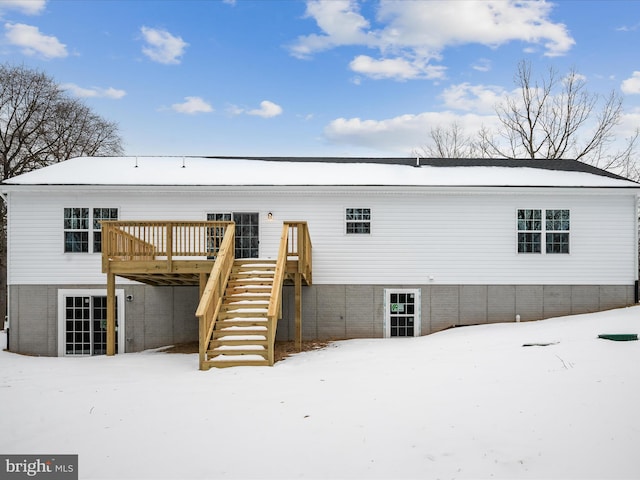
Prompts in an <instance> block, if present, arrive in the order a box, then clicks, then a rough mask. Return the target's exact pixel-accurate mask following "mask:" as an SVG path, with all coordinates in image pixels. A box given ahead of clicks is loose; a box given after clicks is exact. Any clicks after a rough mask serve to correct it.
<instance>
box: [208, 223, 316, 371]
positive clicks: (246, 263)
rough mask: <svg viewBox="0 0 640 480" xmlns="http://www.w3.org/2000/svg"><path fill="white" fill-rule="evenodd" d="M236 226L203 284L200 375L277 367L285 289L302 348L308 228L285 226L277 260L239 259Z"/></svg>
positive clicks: (308, 275)
mask: <svg viewBox="0 0 640 480" xmlns="http://www.w3.org/2000/svg"><path fill="white" fill-rule="evenodd" d="M234 245H235V225H234V224H233V223H231V224H229V225H228V226H227V227H226V230H225V233H224V237H223V239H222V243H221V244H220V247H219V249H218V251H217V252H216V253H217V255H216V260H215V263H214V265H213V268H212V269H211V273H210V274H209V276H208V279H206V281H203V280H205V279H204V278H203V277H204V276H202V277H201V281H200V303H199V304H198V309H197V311H196V316H197V317H198V319H199V331H200V335H199V337H200V338H199V349H198V350H199V352H198V358H199V360H198V361H199V365H200V370H208V369H210V368H211V367H232V366H240V365H269V366H271V365H273V364H274V361H275V359H274V344H275V338H276V328H277V325H278V319H280V318H282V286H283V285H284V283H285V281H286V282H289V283H292V284H293V286H294V296H295V311H294V312H295V313H294V314H295V344H296V346H297V348H298V349H301V347H302V291H301V288H302V285H303V284H304V285H311V281H312V280H311V277H312V266H311V262H312V260H311V258H312V257H311V239H310V237H309V229H308V227H307V223H306V222H291V221H287V222H283V224H282V235H281V237H280V246H279V247H278V258H277V260H259V259H236V258H235V248H234Z"/></svg>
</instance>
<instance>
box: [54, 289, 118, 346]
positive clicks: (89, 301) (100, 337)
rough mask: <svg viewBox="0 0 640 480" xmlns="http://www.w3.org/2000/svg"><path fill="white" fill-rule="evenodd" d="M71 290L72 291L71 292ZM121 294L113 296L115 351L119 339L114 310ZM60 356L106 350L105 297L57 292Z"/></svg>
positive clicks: (87, 293) (84, 293)
mask: <svg viewBox="0 0 640 480" xmlns="http://www.w3.org/2000/svg"><path fill="white" fill-rule="evenodd" d="M71 292H73V293H71ZM121 297H122V295H116V353H118V344H119V343H120V342H121V341H122V339H119V337H121V336H122V335H121V332H120V331H119V328H118V316H119V315H118V310H119V308H118V307H119V305H118V304H119V303H121ZM59 301H60V310H62V315H61V320H62V321H61V324H62V325H61V333H62V335H61V339H60V340H61V341H60V342H59V352H61V354H62V355H70V356H71V355H73V356H75V355H105V354H106V353H107V296H106V295H92V294H91V293H90V292H82V291H73V290H70V291H67V293H63V294H61V295H60V298H59Z"/></svg>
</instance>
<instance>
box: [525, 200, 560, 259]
mask: <svg viewBox="0 0 640 480" xmlns="http://www.w3.org/2000/svg"><path fill="white" fill-rule="evenodd" d="M569 216H570V214H569V210H551V209H550V210H542V209H520V210H518V220H517V222H518V253H543V252H544V253H549V254H553V253H569V228H570V219H569Z"/></svg>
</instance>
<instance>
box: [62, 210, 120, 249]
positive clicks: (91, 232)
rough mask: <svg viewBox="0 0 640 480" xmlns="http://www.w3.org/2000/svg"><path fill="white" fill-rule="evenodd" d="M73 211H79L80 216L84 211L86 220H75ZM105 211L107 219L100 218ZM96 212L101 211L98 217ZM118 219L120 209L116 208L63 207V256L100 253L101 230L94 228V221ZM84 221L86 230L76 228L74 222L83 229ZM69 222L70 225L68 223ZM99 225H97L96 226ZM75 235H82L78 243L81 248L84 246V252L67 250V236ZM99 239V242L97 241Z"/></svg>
mask: <svg viewBox="0 0 640 480" xmlns="http://www.w3.org/2000/svg"><path fill="white" fill-rule="evenodd" d="M75 210H79V211H80V212H81V213H82V214H83V213H84V211H86V212H87V217H86V219H85V218H84V217H83V216H80V217H79V218H76V217H74V216H73V213H75V212H74V211H75ZM105 210H107V211H108V212H109V217H110V218H106V217H104V216H102V213H103V212H104V211H105ZM68 211H71V212H70V213H71V215H69V216H68V215H67V213H68ZM97 211H101V212H100V213H101V214H100V216H96V215H95V214H96V213H97ZM114 212H115V215H116V217H115V218H112V214H113V213H114ZM119 217H120V209H119V208H118V207H64V208H63V209H62V252H63V253H64V254H92V253H102V238H101V236H102V230H101V227H100V228H96V221H101V220H118V218H119ZM85 221H86V228H78V226H77V225H76V224H74V222H80V227H84V226H85V225H84V224H83V223H84V222H85ZM68 222H71V223H68ZM98 225H99V224H98ZM70 233H75V234H78V233H80V234H84V235H86V237H85V236H84V235H81V242H80V243H79V244H80V245H81V246H83V245H85V244H86V250H84V249H82V250H68V249H67V245H68V243H67V234H70ZM98 238H99V240H98ZM97 242H99V244H100V246H99V248H96V246H97ZM73 244H74V243H69V245H73Z"/></svg>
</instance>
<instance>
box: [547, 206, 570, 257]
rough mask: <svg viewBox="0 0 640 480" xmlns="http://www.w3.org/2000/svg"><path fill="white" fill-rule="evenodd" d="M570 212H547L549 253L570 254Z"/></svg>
mask: <svg viewBox="0 0 640 480" xmlns="http://www.w3.org/2000/svg"><path fill="white" fill-rule="evenodd" d="M569 226H570V225H569V210H547V211H546V212H545V227H546V230H547V234H546V239H545V240H546V251H547V253H569Z"/></svg>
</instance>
